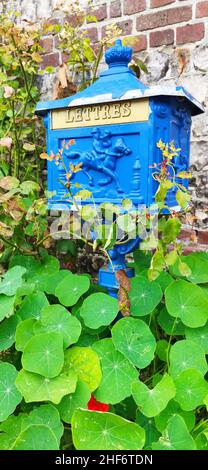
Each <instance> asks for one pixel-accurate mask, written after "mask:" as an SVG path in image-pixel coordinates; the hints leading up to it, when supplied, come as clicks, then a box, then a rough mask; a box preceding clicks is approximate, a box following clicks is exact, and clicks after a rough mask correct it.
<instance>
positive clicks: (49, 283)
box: [44, 269, 70, 295]
mask: <svg viewBox="0 0 208 470" xmlns="http://www.w3.org/2000/svg"><path fill="white" fill-rule="evenodd" d="M69 274H70V273H69V271H68V270H67V269H62V270H61V271H57V272H56V273H55V274H51V275H50V276H48V278H47V279H46V282H45V285H44V291H45V292H46V293H47V294H52V295H55V290H56V287H57V286H58V284H60V282H62V281H63V280H64V279H65V277H66V276H68V275H69Z"/></svg>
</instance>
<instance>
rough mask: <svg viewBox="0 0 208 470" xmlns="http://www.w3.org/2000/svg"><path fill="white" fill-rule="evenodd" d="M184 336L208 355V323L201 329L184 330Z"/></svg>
mask: <svg viewBox="0 0 208 470" xmlns="http://www.w3.org/2000/svg"><path fill="white" fill-rule="evenodd" d="M185 336H186V338H187V339H188V340H190V341H194V343H196V344H199V345H200V346H201V347H202V348H203V350H204V352H205V354H208V323H206V325H204V326H201V328H188V327H187V328H186V329H185Z"/></svg>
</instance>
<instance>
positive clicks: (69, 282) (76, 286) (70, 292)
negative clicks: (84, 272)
mask: <svg viewBox="0 0 208 470" xmlns="http://www.w3.org/2000/svg"><path fill="white" fill-rule="evenodd" d="M89 287H90V280H89V278H88V277H87V276H79V275H78V274H68V276H65V278H64V279H63V281H61V282H60V283H59V284H58V285H57V287H56V290H55V295H56V297H58V299H59V302H60V303H61V304H63V305H65V306H66V307H70V306H72V305H74V304H76V303H77V301H78V300H79V298H80V297H81V296H82V295H83V294H84V293H85V292H87V291H88V289H89Z"/></svg>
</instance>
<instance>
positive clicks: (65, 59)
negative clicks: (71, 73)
mask: <svg viewBox="0 0 208 470" xmlns="http://www.w3.org/2000/svg"><path fill="white" fill-rule="evenodd" d="M69 59H70V54H67V52H62V54H61V63H62V64H67V62H68V61H69Z"/></svg>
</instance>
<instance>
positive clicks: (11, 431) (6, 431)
mask: <svg viewBox="0 0 208 470" xmlns="http://www.w3.org/2000/svg"><path fill="white" fill-rule="evenodd" d="M25 416H26V415H25V414H23V413H19V414H18V415H17V416H15V415H14V414H12V415H10V416H9V417H8V418H7V419H6V420H5V421H3V422H2V423H0V450H9V449H10V447H11V446H12V444H13V443H14V441H15V439H16V438H17V437H18V435H19V434H20V433H21V430H22V427H23V424H24V421H25V419H26V418H25Z"/></svg>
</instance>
